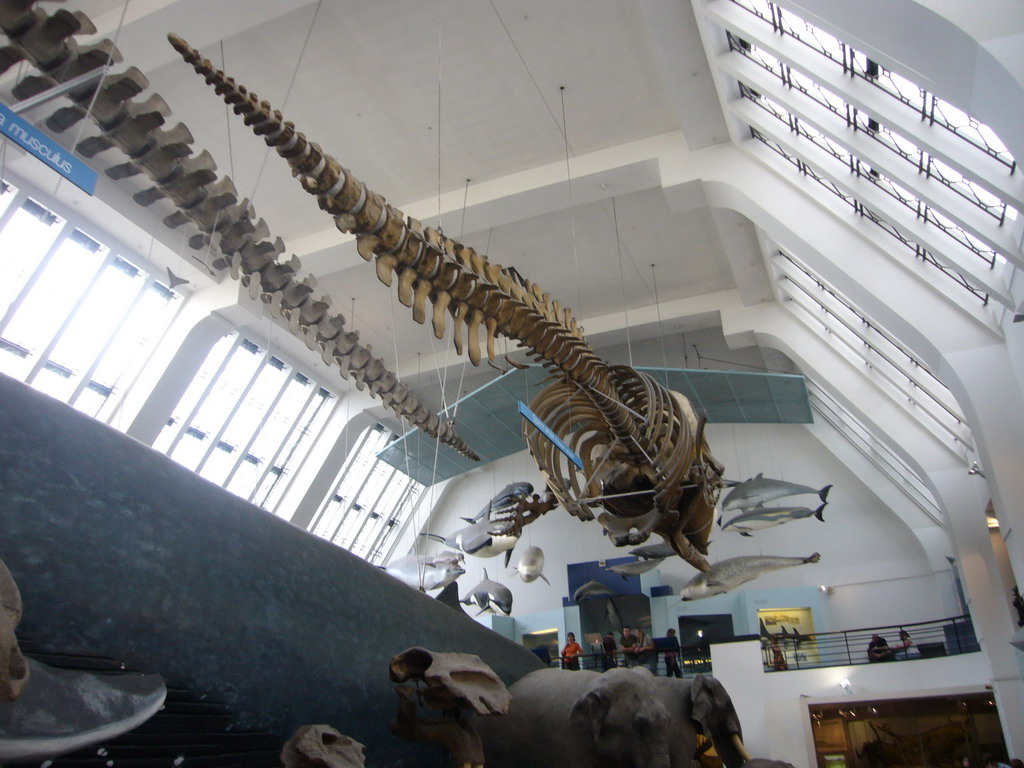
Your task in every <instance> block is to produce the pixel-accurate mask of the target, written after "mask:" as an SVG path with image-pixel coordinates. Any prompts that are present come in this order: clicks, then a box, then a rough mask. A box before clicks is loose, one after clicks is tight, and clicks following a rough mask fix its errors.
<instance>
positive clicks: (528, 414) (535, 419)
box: [519, 400, 583, 469]
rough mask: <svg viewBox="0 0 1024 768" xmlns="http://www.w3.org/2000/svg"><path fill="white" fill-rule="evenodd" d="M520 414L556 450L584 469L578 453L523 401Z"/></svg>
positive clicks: (520, 405) (520, 402) (520, 403)
mask: <svg viewBox="0 0 1024 768" xmlns="http://www.w3.org/2000/svg"><path fill="white" fill-rule="evenodd" d="M519 413H521V414H522V416H523V418H524V419H526V420H527V421H528V422H530V423H531V424H533V426H535V427H536V428H537V429H539V430H540V433H541V434H542V435H544V437H546V438H547V439H548V440H550V441H551V443H552V445H554V446H555V448H557V449H558V450H560V451H561V452H562V453H564V454H565V457H566V458H567V459H569V461H571V462H572V463H573V464H575V465H576V466H577V467H579V468H580V469H583V462H582V461H581V460H580V457H579V456H577V455H576V452H575V451H573V449H572V448H570V447H569V446H568V445H566V444H565V443H564V442H563V441H562V438H560V437H559V436H558V435H556V434H555V433H554V432H552V431H551V427H549V426H548V425H547V424H545V423H544V422H543V421H541V420H540V417H539V416H537V414H535V413H534V412H533V411H531V410H530V408H529V406H527V404H526V403H524V402H523V401H522V400H520V401H519Z"/></svg>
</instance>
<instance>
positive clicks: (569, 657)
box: [562, 632, 583, 669]
mask: <svg viewBox="0 0 1024 768" xmlns="http://www.w3.org/2000/svg"><path fill="white" fill-rule="evenodd" d="M582 655H583V648H581V647H580V644H579V643H577V642H576V635H575V634H573V633H572V632H570V633H569V634H567V635H566V636H565V647H564V648H563V649H562V669H579V668H580V656H582Z"/></svg>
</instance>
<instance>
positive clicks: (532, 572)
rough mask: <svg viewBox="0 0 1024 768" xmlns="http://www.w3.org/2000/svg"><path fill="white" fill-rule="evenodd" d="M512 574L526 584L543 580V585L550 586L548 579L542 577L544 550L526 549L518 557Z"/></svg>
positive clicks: (536, 548) (537, 548) (538, 548)
mask: <svg viewBox="0 0 1024 768" xmlns="http://www.w3.org/2000/svg"><path fill="white" fill-rule="evenodd" d="M512 573H515V574H518V575H519V578H521V579H522V580H523V581H524V582H526V583H527V584H529V583H530V582H531V581H536V580H537V579H543V580H544V583H545V584H547V585H548V586H549V587H550V586H551V582H550V581H548V577H547V576H545V575H544V550H542V549H541V548H540V547H529V548H527V550H526V551H525V552H523V554H522V555H521V556H520V558H519V563H518V565H516V567H515V568H514V569H513V570H512Z"/></svg>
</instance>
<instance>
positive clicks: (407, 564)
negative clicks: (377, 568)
mask: <svg viewBox="0 0 1024 768" xmlns="http://www.w3.org/2000/svg"><path fill="white" fill-rule="evenodd" d="M465 559H466V557H465V555H463V554H462V553H461V552H452V551H450V550H445V551H443V552H441V553H440V554H438V555H415V554H414V555H406V556H405V557H399V558H396V559H395V560H392V561H391V562H390V563H388V564H387V565H386V566H384V571H385V573H388V574H390V575H392V576H394V577H395V578H396V579H398V580H399V581H401V582H404V583H405V584H408V585H409V586H410V587H412V588H413V589H420V588H421V587H422V588H423V589H424V590H425V591H428V592H429V591H432V590H435V589H444V588H445V587H447V586H448V585H449V584H451V583H452V582H453V581H455V580H456V579H457V578H459V576H461V575H462V574H464V573H465V572H466V571H465V569H464V568H463V567H462V563H463V561H464V560H465Z"/></svg>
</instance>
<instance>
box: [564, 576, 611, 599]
mask: <svg viewBox="0 0 1024 768" xmlns="http://www.w3.org/2000/svg"><path fill="white" fill-rule="evenodd" d="M618 594H619V593H618V592H616V591H615V590H613V589H611V588H610V587H607V586H605V585H604V584H602V583H601V582H600V581H594V580H593V579H591V580H590V581H588V582H587V583H586V584H584V585H583V586H582V587H580V588H579V589H577V590H576V591H575V592H574V593H573V595H572V601H573V602H574V603H578V602H580V601H581V600H590V599H591V598H594V597H616V596H618Z"/></svg>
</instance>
